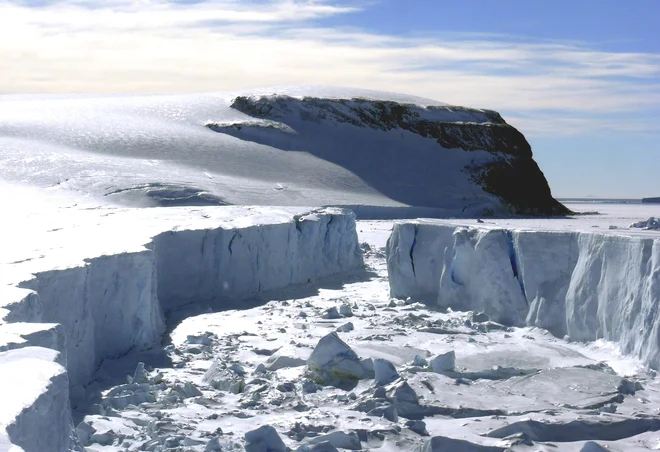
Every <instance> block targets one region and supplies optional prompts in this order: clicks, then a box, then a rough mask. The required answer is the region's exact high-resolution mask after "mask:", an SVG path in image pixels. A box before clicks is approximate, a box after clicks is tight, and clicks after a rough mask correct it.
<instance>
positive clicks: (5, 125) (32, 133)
mask: <svg viewBox="0 0 660 452" xmlns="http://www.w3.org/2000/svg"><path fill="white" fill-rule="evenodd" d="M0 177H1V178H3V179H6V180H10V181H21V182H28V183H30V184H33V185H37V186H40V187H51V188H54V189H62V190H74V191H79V192H82V193H84V194H89V195H91V196H94V197H97V198H101V199H102V200H103V202H106V203H128V204H130V205H138V206H146V205H225V204H236V205H291V206H301V205H304V206H309V205H321V206H324V205H341V206H354V207H356V212H357V214H358V216H361V217H376V216H380V217H389V216H415V215H419V214H422V215H427V216H428V215H433V216H448V215H451V216H456V215H483V214H486V213H509V212H518V213H541V214H552V213H562V212H564V211H565V210H564V209H563V206H561V205H560V204H559V203H558V202H556V201H555V200H554V199H553V198H552V196H551V193H550V189H549V188H548V185H547V183H546V180H545V178H544V176H543V174H542V172H541V171H540V170H539V168H538V166H537V165H536V163H535V162H534V160H533V159H532V152H531V149H530V147H529V144H528V143H527V141H526V140H525V138H524V137H523V135H522V134H521V133H520V132H518V131H517V130H516V129H514V128H513V127H511V126H509V125H508V124H506V123H505V121H504V120H503V119H502V118H501V117H500V115H499V114H497V113H495V112H492V111H488V110H475V109H467V108H462V107H450V106H446V105H444V104H441V103H439V102H435V101H431V100H427V99H420V98H415V97H411V96H404V95H399V94H391V93H380V92H372V91H364V90H351V89H339V88H323V87H293V88H292V87H283V88H269V89H264V90H252V91H249V92H221V93H214V94H198V95H180V96H171V95H164V96H105V97H91V96H0Z"/></svg>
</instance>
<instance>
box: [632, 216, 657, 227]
mask: <svg viewBox="0 0 660 452" xmlns="http://www.w3.org/2000/svg"><path fill="white" fill-rule="evenodd" d="M630 227H631V228H639V229H644V230H660V219H658V218H655V217H651V218H649V219H648V220H643V221H637V222H635V223H633V224H631V225H630Z"/></svg>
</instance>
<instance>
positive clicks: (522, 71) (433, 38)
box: [0, 0, 660, 197]
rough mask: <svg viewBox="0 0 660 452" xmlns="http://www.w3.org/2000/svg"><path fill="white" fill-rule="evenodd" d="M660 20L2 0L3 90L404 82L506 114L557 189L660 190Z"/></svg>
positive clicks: (597, 9)
mask: <svg viewBox="0 0 660 452" xmlns="http://www.w3.org/2000/svg"><path fill="white" fill-rule="evenodd" d="M659 17H660V1H657V0H630V1H625V2H624V1H620V0H579V1H566V0H554V1H552V2H550V1H548V2H546V1H529V0H461V1H456V0H454V1H442V0H435V1H431V0H406V1H402V0H365V1H357V0H356V1H353V0H342V1H332V0H243V1H237V0H177V1H165V0H106V1H104V2H92V1H87V0H0V61H3V62H5V63H6V64H5V67H3V70H2V71H0V90H2V92H6V93H27V92H29V93H34V92H43V93H50V92H53V93H61V92H130V93H135V92H199V91H216V90H223V89H240V88H250V87H255V86H267V85H283V84H331V85H340V86H342V85H343V86H354V87H364V88H372V89H381V90H386V91H396V92H404V93H410V94H415V95H419V96H423V97H429V98H433V99H437V100H441V101H445V102H448V103H452V104H461V105H468V106H473V107H482V108H491V109H495V110H498V111H499V112H501V113H502V115H503V116H504V117H505V119H506V120H507V121H508V122H510V123H511V124H513V125H514V126H516V127H518V128H519V129H520V130H521V131H522V132H523V133H524V134H525V135H526V136H527V137H528V140H529V141H530V142H531V144H532V148H533V150H534V153H535V156H536V159H537V161H538V162H539V164H540V166H541V169H542V170H543V171H544V172H545V174H546V176H547V178H548V180H549V182H550V185H551V187H552V189H553V193H554V194H555V195H556V196H560V197H571V196H576V197H579V196H587V195H594V196H600V197H642V196H651V195H656V196H659V195H660V187H658V184H657V182H656V180H657V173H658V172H659V171H660V146H659V145H658V144H657V143H659V142H660V140H659V139H660V31H658V28H660V27H658V26H657V21H658V18H659Z"/></svg>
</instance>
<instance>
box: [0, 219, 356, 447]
mask: <svg viewBox="0 0 660 452" xmlns="http://www.w3.org/2000/svg"><path fill="white" fill-rule="evenodd" d="M165 210H167V212H165ZM159 212H160V214H161V216H162V218H160V219H161V220H162V221H156V222H154V221H153V218H154V217H156V218H159V217H158V215H159ZM177 212H178V215H179V216H180V217H177V216H176V215H177ZM196 213H198V212H197V211H196ZM67 215H69V216H75V215H78V214H77V212H75V211H69V212H67ZM86 215H87V214H86ZM90 215H91V214H90ZM168 215H169V216H174V217H175V219H174V220H172V218H170V217H168ZM202 215H203V218H201V219H200V220H199V221H198V222H197V223H195V222H194V220H193V218H195V217H196V215H195V214H193V213H191V212H190V211H189V210H185V209H183V210H176V209H174V210H169V209H164V210H157V209H153V210H151V211H148V212H147V211H146V210H145V209H143V210H132V209H126V210H117V211H112V212H111V213H107V216H110V217H111V219H108V220H104V221H103V222H102V223H100V224H99V225H97V223H94V227H91V226H90V228H89V230H87V229H84V226H82V225H78V226H77V228H74V231H76V233H75V234H71V233H70V232H68V231H64V230H63V229H62V232H60V233H58V231H60V229H55V230H54V231H52V232H51V233H50V235H49V236H48V237H47V240H48V243H49V246H51V247H52V250H51V249H49V250H47V251H46V254H47V255H37V256H36V257H27V258H25V259H21V260H16V261H14V262H12V263H8V264H4V262H3V263H2V264H3V266H2V269H1V271H0V276H1V277H2V278H3V279H2V281H1V282H3V283H6V284H7V285H4V284H3V285H2V286H0V303H1V304H0V308H2V309H1V310H0V313H1V314H2V320H0V383H2V384H0V400H2V401H3V407H2V410H0V412H1V413H2V416H3V417H2V418H0V432H2V431H6V434H7V435H8V437H9V440H10V441H11V442H12V443H13V444H15V445H17V446H21V447H23V448H24V449H25V450H26V451H27V452H30V451H33V450H66V449H68V448H69V447H73V446H75V445H76V442H77V440H76V437H77V435H76V433H75V432H77V433H78V436H80V437H81V439H82V441H83V443H101V444H104V443H108V442H112V441H114V440H115V438H116V435H114V434H110V433H108V432H106V430H113V431H114V432H115V433H117V429H116V428H115V427H114V426H110V427H108V428H107V429H106V430H104V427H103V425H105V424H104V422H103V421H102V420H100V421H97V422H96V423H95V424H94V425H93V426H90V427H84V426H79V427H78V428H77V429H75V432H74V429H73V428H72V423H71V416H70V413H71V410H72V408H73V409H76V408H79V407H78V405H79V404H83V403H86V397H87V396H88V392H89V387H88V383H90V380H92V379H93V376H94V373H95V371H96V370H97V369H98V368H99V366H101V365H102V364H103V363H104V362H105V361H107V360H108V359H111V358H113V357H117V356H122V355H124V354H126V353H127V352H129V351H132V350H140V349H147V348H150V347H153V346H156V345H158V344H159V343H160V341H161V339H162V335H163V333H164V332H165V317H164V313H166V312H168V311H171V310H174V309H177V308H181V307H182V306H186V305H188V304H190V303H197V304H200V303H202V304H203V303H208V304H209V306H211V305H213V306H215V308H216V309H218V308H222V306H223V303H224V302H226V301H227V300H241V299H242V298H245V297H247V296H250V295H253V294H256V293H260V292H263V291H268V290H275V289H282V288H285V287H287V286H290V285H295V284H306V283H309V282H313V281H318V280H319V279H321V278H324V277H327V276H330V275H334V274H348V273H351V272H353V271H355V270H360V269H362V265H363V262H362V256H361V253H360V250H359V248H358V243H357V235H356V231H355V217H354V215H353V214H352V213H350V212H348V211H343V210H341V209H317V210H312V211H310V210H308V209H302V208H297V209H289V210H285V209H269V208H234V207H230V208H220V209H219V210H218V209H215V210H214V209H213V208H208V209H206V210H204V211H203V212H202ZM214 215H216V216H217V217H218V218H217V221H213V219H214ZM177 218H179V220H176V219H177ZM234 218H237V220H234ZM145 219H147V220H149V221H150V223H149V224H148V227H145V228H144V230H141V229H140V224H141V221H144V220H145ZM174 221H180V223H178V224H173V222H174ZM143 226H144V225H143ZM127 228H128V229H131V231H128V232H127V231H126V229H127ZM170 228H171V229H170ZM79 229H80V230H84V231H85V234H80V233H79V231H78V230H79ZM97 233H98V234H99V235H100V236H103V237H104V239H105V240H104V242H103V243H100V244H99V242H98V240H97V236H96V234H97ZM124 234H127V235H126V236H124ZM143 236H146V237H143ZM60 237H64V238H62V239H61V240H62V242H58V241H57V240H58V239H59V238H60ZM117 237H122V239H123V240H124V243H123V244H122V243H121V241H120V240H114V239H115V238H117ZM136 237H137V239H136ZM141 239H144V241H143V242H141V243H140V242H136V240H138V241H139V240H141ZM35 240H38V237H37V238H36V239H35ZM66 240H71V241H72V243H69V242H67V241H66ZM86 241H90V243H86ZM73 242H75V243H73ZM113 243H118V244H119V245H118V246H119V248H117V249H116V250H114V249H113V251H116V252H111V253H108V251H107V249H112V246H113V245H112V244H113ZM67 245H68V246H67ZM74 245H75V246H74ZM88 245H89V246H88ZM134 245H135V246H134ZM103 246H106V247H110V248H107V249H102V248H101V247H103ZM60 247H61V248H62V249H66V250H67V256H66V260H65V259H62V258H61V257H60V258H59V259H58V254H57V253H58V252H59V251H58V250H59V248H60ZM121 247H123V248H121ZM8 249H9V248H8ZM9 250H10V251H11V249H9ZM51 254H52V255H51ZM9 256H10V257H11V253H10V254H9ZM283 263H286V265H283ZM18 286H20V287H18ZM196 346H197V347H203V346H205V345H204V343H200V344H196ZM159 378H160V377H158V376H149V377H147V376H146V374H145V373H144V369H142V368H140V369H138V370H137V371H136V373H135V375H134V376H133V377H132V378H131V379H130V381H128V382H127V383H126V384H124V385H120V386H117V387H115V388H114V389H112V390H111V391H110V392H109V393H108V394H105V396H104V399H103V402H102V403H101V404H100V406H99V408H98V411H99V412H102V413H103V416H112V415H113V413H115V412H116V411H118V410H126V409H127V407H132V406H138V405H144V404H149V403H155V402H156V398H157V395H156V394H157V393H162V391H163V389H164V388H163V387H162V383H161V382H160V380H159ZM209 378H212V377H209ZM5 383H6V384H5ZM18 386H20V387H24V388H26V390H25V393H22V394H21V397H16V396H14V395H13V394H12V393H13V392H14V391H15V388H16V387H18ZM220 389H225V388H224V387H220ZM228 389H231V388H228ZM195 395H199V394H198V393H197V392H196V390H195V388H194V386H191V385H189V384H182V385H174V386H171V387H168V388H167V397H168V400H170V399H171V400H185V399H188V398H189V397H192V396H195ZM70 401H71V402H72V403H73V406H71V404H70ZM110 424H112V423H110ZM124 430H125V429H124V428H123V427H122V428H121V429H120V430H119V431H124ZM34 432H40V434H39V435H35V434H34ZM44 444H50V445H53V446H52V447H54V448H55V449H49V447H50V446H49V447H42V446H43V445H44Z"/></svg>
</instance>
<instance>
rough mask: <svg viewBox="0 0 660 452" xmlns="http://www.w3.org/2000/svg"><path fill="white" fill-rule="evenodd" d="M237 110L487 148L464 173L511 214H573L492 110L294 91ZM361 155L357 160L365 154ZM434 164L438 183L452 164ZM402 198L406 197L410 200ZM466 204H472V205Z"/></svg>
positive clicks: (284, 122)
mask: <svg viewBox="0 0 660 452" xmlns="http://www.w3.org/2000/svg"><path fill="white" fill-rule="evenodd" d="M231 107H232V108H234V109H236V110H238V111H240V112H241V113H244V114H246V115H249V116H252V117H254V118H259V119H265V120H269V121H271V122H269V123H262V124H261V127H266V128H270V129H278V128H279V129H280V130H282V131H284V130H288V131H292V130H293V129H295V124H296V123H297V122H300V121H303V122H307V123H315V124H324V123H333V124H335V125H337V124H346V125H351V126H355V127H360V128H367V129H372V130H375V131H385V132H390V131H397V130H398V131H401V132H402V133H403V132H404V131H405V132H409V133H412V134H415V135H418V136H419V137H423V138H429V139H433V140H435V141H436V142H437V143H438V144H439V145H440V146H441V147H442V148H443V149H445V150H462V151H465V152H468V153H472V152H475V151H485V152H487V153H489V154H491V155H492V157H490V158H483V157H482V155H483V153H478V154H477V155H476V156H475V158H473V159H471V160H469V161H471V163H470V164H467V165H464V167H463V170H462V171H463V172H464V173H465V176H466V177H467V179H468V180H471V181H472V183H474V184H476V185H477V186H479V187H481V189H482V190H483V191H485V192H487V193H490V194H492V195H495V196H496V197H498V198H500V200H501V202H502V204H503V205H504V206H506V208H508V210H509V211H510V213H515V214H522V215H565V214H568V213H570V211H569V210H568V209H567V208H566V207H565V206H564V205H562V204H561V203H559V202H558V201H557V200H555V199H554V198H553V197H552V194H551V192H550V187H549V186H548V183H547V181H546V179H545V176H544V175H543V173H542V172H541V170H540V168H539V167H538V165H537V164H536V162H535V161H534V159H533V155H532V149H531V147H530V145H529V143H528V142H527V140H526V139H525V137H524V136H523V134H522V133H520V132H519V131H518V130H517V129H515V128H514V127H512V126H511V125H509V124H507V123H506V121H504V119H503V118H502V117H501V116H500V114H499V113H497V112H495V111H492V110H479V109H471V108H465V107H457V106H426V107H424V106H418V105H412V104H400V103H397V102H393V101H375V100H367V99H321V98H315V97H303V98H292V97H288V96H251V97H247V96H239V97H237V98H235V99H234V101H233V103H232V105H231ZM273 121H277V122H276V123H275V124H281V126H274V125H273V123H272V122H273ZM328 125H329V124H328ZM207 126H208V127H210V128H212V129H213V130H216V131H223V130H218V129H220V128H221V127H218V126H217V125H213V124H212V125H207ZM290 135H291V134H290ZM401 136H402V137H403V135H401ZM292 140H293V138H289V139H287V143H290V142H291V141H292ZM410 151H411V149H410V144H408V143H406V142H402V144H401V149H400V153H401V154H404V156H405V154H406V153H410ZM365 152H366V151H365ZM454 157H455V154H448V155H447V160H449V159H452V158H454ZM355 158H356V159H359V156H355ZM383 158H385V157H383ZM399 158H401V157H399ZM436 158H437V156H436ZM422 164H423V163H422ZM428 166H429V167H428V168H424V170H425V171H426V172H431V173H432V172H435V173H437V180H439V181H440V180H443V179H445V178H446V172H447V168H445V167H444V166H443V165H439V164H438V162H437V161H432V160H429V163H428ZM458 171H460V170H458ZM408 185H409V184H408ZM413 188H414V187H413ZM428 189H429V187H425V186H422V185H421V184H420V186H419V190H428ZM388 195H389V194H388ZM448 195H449V196H451V195H452V194H448ZM393 198H395V199H396V197H393ZM429 199H431V198H429ZM398 200H399V201H402V202H406V199H398ZM434 204H435V205H434ZM427 207H442V206H441V205H438V201H437V200H431V202H429V203H428V205H427ZM467 207H469V205H466V208H467ZM483 213H484V214H488V213H489V212H488V211H485V212H483ZM492 213H496V212H492Z"/></svg>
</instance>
